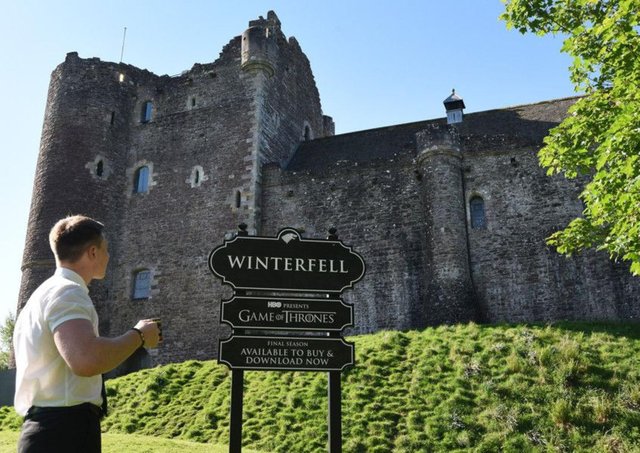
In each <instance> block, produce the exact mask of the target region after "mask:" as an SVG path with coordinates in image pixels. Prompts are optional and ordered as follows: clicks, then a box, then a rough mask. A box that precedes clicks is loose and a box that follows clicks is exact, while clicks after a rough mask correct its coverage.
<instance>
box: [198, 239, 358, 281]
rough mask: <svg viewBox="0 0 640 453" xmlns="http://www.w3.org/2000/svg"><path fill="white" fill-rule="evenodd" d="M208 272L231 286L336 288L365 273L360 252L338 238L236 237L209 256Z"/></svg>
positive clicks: (355, 279) (356, 279)
mask: <svg viewBox="0 0 640 453" xmlns="http://www.w3.org/2000/svg"><path fill="white" fill-rule="evenodd" d="M209 268H210V269H211V272H213V273H214V274H215V275H217V276H218V277H220V278H221V279H222V281H223V282H224V283H227V284H229V285H231V286H233V287H234V288H235V289H247V290H265V291H297V292H318V293H340V292H342V291H343V290H345V289H347V288H351V287H352V286H353V284H354V283H356V282H357V281H359V280H360V279H361V278H362V277H363V276H364V271H365V266H364V261H363V260H362V257H361V256H360V255H358V254H357V253H355V252H353V251H352V250H351V247H347V246H345V245H344V244H343V243H342V242H340V241H338V240H317V239H304V238H302V237H300V234H299V233H298V232H297V231H296V230H294V229H292V228H285V229H283V230H281V231H280V233H278V237H260V236H236V237H235V238H233V239H231V240H228V241H225V242H224V244H223V245H222V246H220V247H218V248H216V249H214V250H213V251H212V252H211V254H210V255H209Z"/></svg>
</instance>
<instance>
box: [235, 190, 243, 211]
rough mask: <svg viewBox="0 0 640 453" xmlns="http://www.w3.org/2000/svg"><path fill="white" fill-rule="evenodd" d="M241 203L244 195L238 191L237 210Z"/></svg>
mask: <svg viewBox="0 0 640 453" xmlns="http://www.w3.org/2000/svg"><path fill="white" fill-rule="evenodd" d="M241 202H242V194H241V193H240V191H239V190H238V191H236V208H239V207H240V204H241Z"/></svg>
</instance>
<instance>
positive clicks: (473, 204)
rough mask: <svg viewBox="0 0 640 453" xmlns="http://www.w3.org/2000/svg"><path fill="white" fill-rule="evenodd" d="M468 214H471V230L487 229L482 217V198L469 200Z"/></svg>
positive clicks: (477, 197)
mask: <svg viewBox="0 0 640 453" xmlns="http://www.w3.org/2000/svg"><path fill="white" fill-rule="evenodd" d="M469 212H470V214H471V228H473V229H474V230H476V229H482V228H486V227H487V221H486V219H485V215H484V200H483V199H482V197H479V196H474V197H473V198H471V200H469Z"/></svg>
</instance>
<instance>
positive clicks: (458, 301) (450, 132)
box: [416, 124, 476, 324]
mask: <svg viewBox="0 0 640 453" xmlns="http://www.w3.org/2000/svg"><path fill="white" fill-rule="evenodd" d="M416 135H417V137H416V139H417V146H418V157H417V163H418V172H419V173H420V174H421V184H422V197H423V200H424V212H425V216H426V222H425V223H426V250H427V257H426V270H427V272H426V281H427V284H426V288H427V291H426V302H425V307H426V310H427V312H426V314H425V318H426V320H427V323H428V324H439V323H456V322H467V321H470V320H474V319H476V311H475V307H474V301H473V285H472V281H471V273H470V268H469V251H468V245H467V227H466V213H465V201H464V200H465V198H464V184H463V179H462V168H461V163H462V153H461V150H460V143H459V137H458V135H457V132H456V130H455V128H453V127H452V126H439V125H437V124H434V125H432V126H431V127H429V128H428V129H426V130H424V131H421V132H419V133H418V134H416ZM435 314H437V315H435Z"/></svg>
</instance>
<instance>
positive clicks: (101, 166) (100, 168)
mask: <svg viewBox="0 0 640 453" xmlns="http://www.w3.org/2000/svg"><path fill="white" fill-rule="evenodd" d="M103 175H104V162H103V161H102V160H99V161H98V163H97V165H96V176H97V177H98V178H102V176H103Z"/></svg>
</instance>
